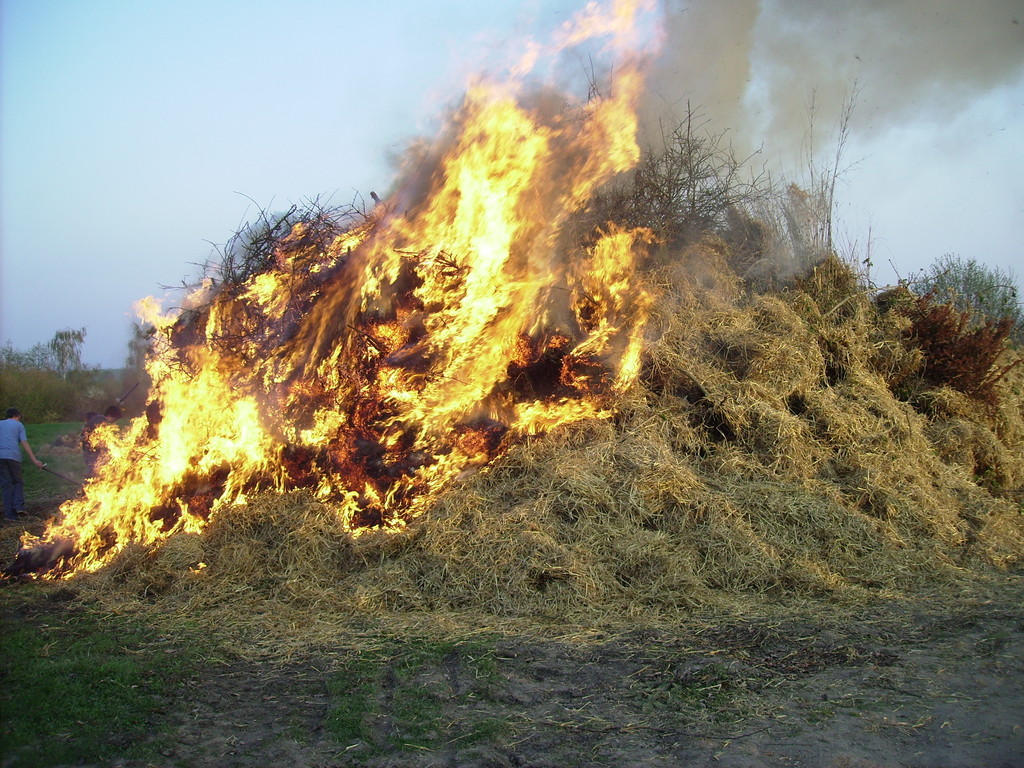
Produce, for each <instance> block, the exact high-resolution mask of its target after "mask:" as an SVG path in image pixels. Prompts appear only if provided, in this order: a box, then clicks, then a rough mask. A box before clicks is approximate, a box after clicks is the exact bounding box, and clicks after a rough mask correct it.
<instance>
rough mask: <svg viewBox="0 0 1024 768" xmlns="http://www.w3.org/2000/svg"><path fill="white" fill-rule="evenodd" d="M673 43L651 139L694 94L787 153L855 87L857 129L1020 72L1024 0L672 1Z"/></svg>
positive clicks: (733, 128)
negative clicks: (812, 115) (811, 120)
mask: <svg viewBox="0 0 1024 768" xmlns="http://www.w3.org/2000/svg"><path fill="white" fill-rule="evenodd" d="M663 11H664V16H665V27H666V38H667V39H666V43H665V46H664V52H663V55H662V56H661V58H660V60H659V62H658V64H657V67H656V70H655V72H654V73H653V75H652V77H651V79H650V81H649V83H650V92H649V95H648V100H647V103H646V105H645V108H644V113H643V118H644V125H645V135H644V139H645V141H646V142H647V143H650V144H652V145H654V146H656V141H657V137H658V136H660V134H661V126H662V125H665V124H666V123H668V127H671V125H672V124H673V123H672V121H678V120H679V118H680V117H681V115H683V114H685V111H686V108H687V104H689V105H690V107H692V108H694V109H696V110H698V111H699V113H700V114H701V115H702V116H703V117H704V118H705V119H707V120H708V121H709V127H711V128H713V129H714V130H715V131H716V132H717V131H721V130H728V131H729V135H730V138H731V139H732V141H733V142H734V144H735V145H736V146H737V148H738V149H740V150H750V149H753V148H757V147H759V146H762V145H763V146H764V147H765V148H766V149H767V150H769V151H771V152H773V153H779V154H780V156H781V157H780V159H782V160H784V161H789V162H793V161H797V160H799V155H800V152H801V151H805V150H806V146H805V144H806V142H807V140H808V138H809V136H808V131H809V122H810V118H811V114H810V113H811V107H810V104H811V99H812V97H813V102H814V108H813V112H814V122H815V124H816V129H817V128H823V127H828V126H830V125H835V123H836V122H837V121H838V119H839V116H840V114H841V112H842V108H843V104H844V102H845V101H847V100H849V99H851V98H853V97H854V92H855V91H856V95H855V98H854V109H853V114H852V118H851V122H850V131H851V138H853V139H854V140H861V141H870V140H872V139H875V138H878V137H879V136H881V135H883V134H884V133H885V132H886V131H888V130H891V129H893V128H897V127H903V126H907V125H911V124H920V123H924V124H926V125H928V124H930V125H936V124H941V123H943V122H944V121H948V120H950V119H952V118H954V117H956V116H957V115H959V114H962V113H964V112H965V111H967V110H969V109H970V108H971V106H972V105H973V104H974V103H975V102H977V101H978V100H979V99H981V98H982V97H984V96H985V95H987V94H990V93H992V92H993V91H995V90H997V89H1000V88H1007V89H1008V88H1011V87H1013V86H1015V85H1017V86H1019V85H1020V84H1021V83H1022V76H1024V6H1022V5H1021V2H1020V0H978V1H977V2H972V3H966V2H963V1H962V0H854V1H853V2H851V1H850V0H730V1H729V2H719V1H717V0H664V6H663Z"/></svg>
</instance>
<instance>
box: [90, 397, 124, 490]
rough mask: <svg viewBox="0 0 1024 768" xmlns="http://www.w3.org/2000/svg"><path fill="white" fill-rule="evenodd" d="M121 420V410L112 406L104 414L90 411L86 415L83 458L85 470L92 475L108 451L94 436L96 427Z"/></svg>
mask: <svg viewBox="0 0 1024 768" xmlns="http://www.w3.org/2000/svg"><path fill="white" fill-rule="evenodd" d="M120 418H121V409H120V408H118V407H117V406H116V405H112V406H110V407H109V408H107V410H105V411H104V412H103V413H94V412H92V411H90V412H89V413H88V414H86V417H85V425H84V426H83V427H82V456H83V457H84V458H85V468H86V470H87V471H88V473H89V474H90V475H94V474H96V467H97V466H99V462H100V459H101V458H103V454H104V453H106V450H105V448H104V446H103V443H102V442H101V441H100V440H99V438H98V437H97V436H96V435H94V434H93V432H95V431H96V427H98V426H100V425H101V424H113V423H114V422H115V421H117V420H118V419H120Z"/></svg>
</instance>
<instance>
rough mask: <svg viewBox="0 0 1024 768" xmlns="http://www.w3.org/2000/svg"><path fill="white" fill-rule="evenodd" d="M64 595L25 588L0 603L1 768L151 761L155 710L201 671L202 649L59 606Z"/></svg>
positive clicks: (131, 624) (131, 622) (156, 719)
mask: <svg viewBox="0 0 1024 768" xmlns="http://www.w3.org/2000/svg"><path fill="white" fill-rule="evenodd" d="M63 594H65V593H62V591H61V590H54V589H53V588H45V587H36V586H25V587H23V588H21V589H19V590H17V593H16V594H14V595H12V594H11V593H8V594H6V595H3V596H2V598H0V605H2V608H3V617H2V619H0V633H2V636H3V639H4V642H3V645H4V651H3V653H2V654H0V675H2V678H3V681H4V684H3V686H0V711H2V714H3V718H2V721H3V724H2V726H0V755H2V756H3V764H4V766H6V767H7V768H34V767H40V768H41V767H42V766H52V765H61V764H74V765H80V764H85V763H93V762H102V761H104V760H107V759H110V758H115V757H116V758H123V757H130V758H137V759H146V758H150V757H157V756H158V754H159V753H158V751H157V750H158V749H159V748H160V746H161V742H160V739H161V736H160V734H159V725H160V723H161V721H162V717H161V713H162V711H163V710H164V708H165V707H166V705H167V703H168V701H169V698H168V697H169V696H170V695H171V694H172V693H173V692H174V690H175V689H176V687H177V686H178V685H179V684H180V683H181V682H182V681H183V680H185V679H189V678H191V677H192V676H194V675H196V674H198V670H199V669H200V668H201V667H202V666H203V664H204V662H203V660H202V659H201V654H200V649H199V648H198V647H196V646H195V645H194V644H191V643H190V644H188V645H186V644H184V643H179V642H174V641H172V640H168V639H166V638H162V637H160V636H159V635H158V634H157V633H156V632H155V631H154V630H152V629H151V628H149V627H146V626H144V625H143V624H141V623H140V622H138V621H134V620H130V619H126V618H123V617H119V616H101V615H98V614H96V613H94V612H92V611H91V610H87V609H84V608H81V607H78V606H76V605H68V606H60V605H59V603H60V601H61V600H62V599H67V598H62V595H63ZM154 731H155V732H156V734H155V735H154Z"/></svg>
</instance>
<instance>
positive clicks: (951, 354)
mask: <svg viewBox="0 0 1024 768" xmlns="http://www.w3.org/2000/svg"><path fill="white" fill-rule="evenodd" d="M901 311H903V312H904V313H905V314H906V315H907V316H908V317H909V318H910V320H911V325H910V327H909V328H908V329H907V331H906V332H905V337H906V338H907V339H908V340H909V342H910V343H911V344H912V345H913V346H916V347H917V348H919V349H920V350H921V351H922V353H923V354H924V365H923V367H922V370H921V376H922V378H923V379H924V380H925V381H927V382H928V383H929V384H933V385H935V386H943V385H946V386H949V387H952V388H953V389H955V390H958V391H960V392H963V393H964V394H965V395H968V396H970V397H974V398H977V399H979V400H982V401H984V402H988V403H994V401H995V389H994V387H995V384H996V382H997V381H999V379H1001V378H1002V377H1003V376H1005V375H1006V373H1007V372H1009V370H1010V369H1011V368H1013V367H1014V366H1016V365H1017V364H1019V363H1020V362H1021V360H1020V359H1018V360H1016V361H1014V362H1013V363H1010V364H1008V365H1005V366H1002V367H1000V365H999V358H1000V357H1001V356H1002V354H1003V351H1004V350H1005V349H1006V340H1007V338H1008V337H1009V335H1010V333H1011V332H1012V331H1013V328H1014V321H1013V319H1012V318H1009V317H1003V318H999V319H996V318H992V317H982V318H977V317H976V316H975V315H973V314H972V313H971V312H966V311H963V310H961V309H958V308H957V307H956V306H955V305H953V304H949V303H940V302H939V301H937V299H936V295H935V294H934V293H927V294H925V295H924V296H919V297H918V298H917V299H916V300H915V301H914V302H913V303H912V304H911V305H910V306H909V307H907V308H906V309H903V310H901Z"/></svg>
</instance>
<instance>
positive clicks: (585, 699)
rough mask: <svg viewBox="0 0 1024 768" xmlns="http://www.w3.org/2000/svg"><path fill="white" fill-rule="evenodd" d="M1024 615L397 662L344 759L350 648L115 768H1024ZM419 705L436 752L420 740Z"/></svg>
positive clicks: (185, 717) (676, 632) (190, 709)
mask: <svg viewBox="0 0 1024 768" xmlns="http://www.w3.org/2000/svg"><path fill="white" fill-rule="evenodd" d="M7 543H9V542H5V544H7ZM5 554H6V552H5ZM1022 595H1024V578H1022V577H1021V576H1014V575H1007V576H1005V577H1003V578H1001V579H1000V580H999V581H998V583H996V584H992V585H990V586H989V588H987V589H985V590H984V595H981V594H978V595H976V596H975V597H973V598H970V599H958V600H952V599H950V600H943V601H928V600H923V599H920V600H915V601H909V602H908V601H892V602H888V603H881V604H879V605H876V606H873V607H870V608H865V609H862V610H861V611H860V612H859V613H843V614H840V613H837V612H836V611H834V610H833V609H832V608H831V607H830V606H829V604H828V603H826V602H823V603H822V604H820V605H819V606H816V607H813V606H812V607H810V608H807V607H805V608H804V609H801V610H800V611H799V612H795V611H794V612H790V613H788V614H778V615H773V616H772V617H766V616H751V617H749V618H747V619H744V620H737V619H735V618H731V619H723V620H722V621H721V622H720V623H717V624H716V623H714V622H708V621H707V617H704V618H703V620H702V621H701V622H699V623H697V622H695V623H694V625H693V626H692V627H682V628H675V629H672V630H667V629H642V628H637V629H635V630H632V631H627V632H618V633H614V634H608V635H607V636H606V637H604V638H599V639H591V640H589V641H587V642H568V641H559V640H545V639H543V638H538V637H537V636H534V635H531V636H521V637H515V636H507V635H506V636H500V637H497V636H488V637H487V639H486V640H485V641H483V645H481V643H479V642H478V643H474V644H469V645H464V644H460V643H455V644H454V645H453V646H452V650H451V651H450V652H448V653H445V654H444V655H443V656H437V657H430V656H425V657H423V659H421V661H420V662H419V663H418V664H416V665H414V666H413V667H409V666H408V665H406V666H401V664H402V662H401V654H396V655H395V661H394V663H393V664H388V663H384V664H383V666H381V667H380V668H379V669H376V670H375V671H374V672H373V675H374V679H373V681H372V682H373V685H372V687H371V688H370V689H368V690H369V691H370V693H369V695H368V698H367V699H366V702H365V707H364V708H363V709H362V710H361V711H359V712H358V713H356V716H357V718H358V721H359V723H358V724H359V732H360V733H361V734H362V735H361V736H359V737H354V738H351V739H343V740H338V739H337V738H336V737H334V736H333V735H332V734H334V733H337V728H333V729H332V727H331V723H332V718H334V719H336V718H337V716H338V715H337V710H336V707H337V703H338V700H339V699H338V696H339V692H338V686H339V681H340V684H341V685H342V687H344V681H345V674H346V672H345V670H347V669H349V668H350V667H351V656H352V650H351V649H352V644H351V642H347V643H346V644H345V645H344V646H341V645H339V647H338V648H337V649H331V648H320V649H318V650H317V651H316V652H315V653H310V654H308V655H307V656H305V657H303V658H295V657H293V658H292V659H291V660H290V661H289V662H288V663H286V664H285V663H280V662H277V661H263V662H257V661H253V660H251V659H240V658H239V659H235V660H231V661H227V662H225V663H223V664H220V665H217V666H215V667H213V668H212V669H210V670H209V671H207V673H206V674H204V675H203V676H202V677H201V678H199V679H195V680H192V681H190V682H188V683H187V684H185V685H183V686H182V687H181V688H180V690H178V691H177V692H176V694H175V696H174V698H173V699H172V700H170V701H168V702H167V707H166V710H165V714H164V718H165V719H164V726H165V731H166V730H169V731H170V734H171V737H170V738H169V739H168V738H166V735H165V736H162V737H158V736H156V735H154V739H159V740H158V741H155V742H154V743H159V744H162V745H164V746H162V747H161V750H162V751H161V755H162V757H161V759H160V761H159V762H156V763H152V762H150V763H145V764H143V763H139V762H133V761H129V760H127V759H126V760H122V761H114V762H113V763H112V765H115V766H121V767H122V768H143V766H144V765H145V766H152V765H158V766H160V768H164V767H165V766H166V767H167V768H170V767H171V766H188V767H190V768H236V767H237V768H241V767H242V766H259V767H260V768H293V767H294V766H310V767H313V766H315V767H317V768H328V767H330V766H366V767H367V768H398V767H402V768H428V767H430V768H433V767H438V768H440V767H442V766H443V767H446V768H448V767H455V766H457V767H458V768H504V767H506V766H522V767H529V768H549V767H550V768H569V767H571V766H581V767H582V766H609V767H611V766H614V767H615V768H626V767H629V766H652V767H658V766H664V767H666V768H667V767H669V766H672V767H676V766H693V767H702V766H716V767H719V768H755V767H758V768H760V767H762V766H763V767H766V768H768V767H770V768H776V767H780V768H781V767H783V766H785V767H790V766H793V767H795V766H807V767H809V768H810V767H813V768H882V767H884V768H890V767H897V766H899V767H903V768H1018V767H1024V610H1022V607H1024V606H1022V600H1021V596H1022ZM300 629H301V628H300ZM482 648H485V650H481V649H482ZM481 654H483V655H486V656H487V659H486V662H487V664H486V665H484V666H482V665H481V659H480V656H481ZM411 699H415V700H416V701H415V702H414V703H416V704H417V706H419V707H420V708H421V709H422V710H425V711H426V712H427V713H428V714H429V717H428V718H427V719H428V720H429V723H428V725H427V726H426V728H427V731H426V732H419V733H415V734H413V733H410V732H409V729H410V725H409V724H410V722H415V718H416V716H415V713H413V714H412V715H410V712H409V711H408V710H409V706H410V700H411ZM421 714H422V713H421ZM410 718H412V719H410ZM421 719H422V718H421ZM425 743H426V744H430V745H431V746H429V747H423V746H422V745H423V744H425ZM168 744H169V745H170V746H166V745H168ZM417 745H418V746H417Z"/></svg>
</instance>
